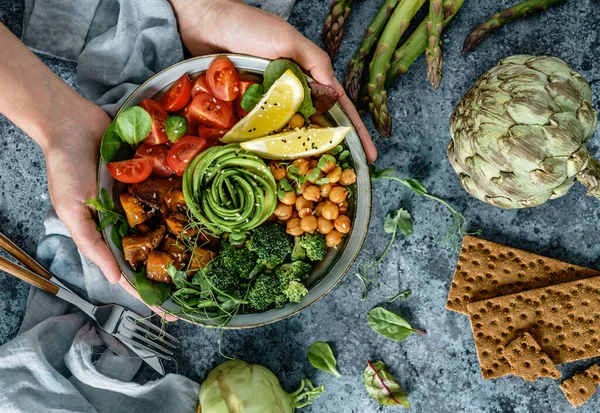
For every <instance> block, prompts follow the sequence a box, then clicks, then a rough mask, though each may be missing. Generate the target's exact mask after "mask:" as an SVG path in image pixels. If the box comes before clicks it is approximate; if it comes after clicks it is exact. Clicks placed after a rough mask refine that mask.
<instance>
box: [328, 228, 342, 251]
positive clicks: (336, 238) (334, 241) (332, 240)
mask: <svg viewBox="0 0 600 413" xmlns="http://www.w3.org/2000/svg"><path fill="white" fill-rule="evenodd" d="M340 242H342V234H340V233H339V232H337V231H336V230H335V229H334V230H332V231H331V232H330V233H329V234H327V235H325V244H327V246H328V247H329V248H333V247H337V245H338V244H339V243H340Z"/></svg>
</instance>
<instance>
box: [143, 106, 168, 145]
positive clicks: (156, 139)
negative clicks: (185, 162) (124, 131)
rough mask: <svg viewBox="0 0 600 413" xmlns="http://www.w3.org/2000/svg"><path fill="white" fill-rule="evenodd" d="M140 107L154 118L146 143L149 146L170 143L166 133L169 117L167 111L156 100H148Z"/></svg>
mask: <svg viewBox="0 0 600 413" xmlns="http://www.w3.org/2000/svg"><path fill="white" fill-rule="evenodd" d="M140 106H141V107H142V108H143V109H145V110H146V112H148V113H149V114H150V117H151V118H152V129H151V130H150V133H149V134H148V136H146V139H144V141H143V142H144V143H146V144H148V145H159V144H161V143H165V142H168V141H169V138H168V137H167V133H166V132H165V121H166V120H167V117H168V116H169V115H168V114H167V111H166V110H164V109H163V107H162V106H161V105H160V103H158V102H157V101H155V100H151V99H146V100H142V101H141V102H140Z"/></svg>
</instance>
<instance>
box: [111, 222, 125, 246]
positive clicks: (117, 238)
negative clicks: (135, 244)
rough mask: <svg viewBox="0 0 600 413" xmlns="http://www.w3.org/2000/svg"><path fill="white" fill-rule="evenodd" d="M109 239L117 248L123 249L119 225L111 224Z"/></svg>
mask: <svg viewBox="0 0 600 413" xmlns="http://www.w3.org/2000/svg"><path fill="white" fill-rule="evenodd" d="M110 239H111V240H112V242H113V243H114V244H115V245H116V247H117V248H118V249H120V250H121V251H123V236H122V235H121V234H119V227H118V226H117V225H113V227H112V228H111V230H110Z"/></svg>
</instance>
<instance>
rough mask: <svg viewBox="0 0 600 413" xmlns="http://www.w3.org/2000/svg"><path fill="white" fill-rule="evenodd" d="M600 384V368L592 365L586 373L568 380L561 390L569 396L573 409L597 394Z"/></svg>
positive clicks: (564, 382)
mask: <svg viewBox="0 0 600 413" xmlns="http://www.w3.org/2000/svg"><path fill="white" fill-rule="evenodd" d="M598 384H600V367H599V366H598V365H597V364H592V365H591V366H590V367H589V368H588V369H587V370H586V371H584V372H583V373H579V374H576V375H574V376H573V377H571V378H568V379H566V380H565V381H563V382H562V384H561V385H560V389H561V390H562V392H563V393H564V394H565V396H567V400H568V401H569V403H571V405H572V406H573V407H579V406H581V405H582V404H584V403H585V402H587V401H588V400H589V399H590V397H592V396H593V395H594V393H596V385H598Z"/></svg>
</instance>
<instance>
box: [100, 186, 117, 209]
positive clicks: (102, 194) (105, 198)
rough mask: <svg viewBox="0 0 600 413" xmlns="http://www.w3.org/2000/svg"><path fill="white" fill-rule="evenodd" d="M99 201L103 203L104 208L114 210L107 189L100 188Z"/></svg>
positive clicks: (113, 204)
mask: <svg viewBox="0 0 600 413" xmlns="http://www.w3.org/2000/svg"><path fill="white" fill-rule="evenodd" d="M100 201H101V202H102V203H103V204H104V206H105V207H106V209H110V210H114V209H115V203H114V202H113V200H112V199H111V197H110V194H109V193H108V190H107V189H106V188H100Z"/></svg>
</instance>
